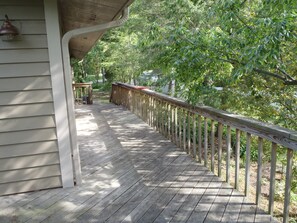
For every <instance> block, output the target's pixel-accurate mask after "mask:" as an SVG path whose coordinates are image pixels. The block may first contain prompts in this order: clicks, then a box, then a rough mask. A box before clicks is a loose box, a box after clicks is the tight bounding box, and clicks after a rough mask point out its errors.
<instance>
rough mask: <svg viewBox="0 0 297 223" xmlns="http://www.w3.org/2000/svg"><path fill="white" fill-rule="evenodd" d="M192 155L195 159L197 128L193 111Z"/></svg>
mask: <svg viewBox="0 0 297 223" xmlns="http://www.w3.org/2000/svg"><path fill="white" fill-rule="evenodd" d="M192 120H193V156H194V159H196V160H197V145H196V133H197V129H196V115H195V113H193V118H192Z"/></svg>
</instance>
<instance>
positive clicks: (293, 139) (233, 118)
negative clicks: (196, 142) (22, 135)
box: [114, 82, 297, 151]
mask: <svg viewBox="0 0 297 223" xmlns="http://www.w3.org/2000/svg"><path fill="white" fill-rule="evenodd" d="M114 85H119V86H122V87H124V88H128V89H131V90H135V91H139V92H142V93H145V94H147V95H151V96H154V97H156V98H158V99H161V100H164V101H167V102H169V103H171V104H174V105H177V106H180V107H183V108H185V109H187V110H191V111H195V112H197V113H198V114H200V115H203V116H205V117H208V118H212V119H214V120H215V121H219V122H220V123H222V124H227V125H229V126H231V127H234V128H237V129H240V130H242V131H245V132H249V133H252V134H254V135H257V136H260V137H262V138H266V139H269V140H270V141H272V142H275V143H278V144H280V145H282V146H284V147H287V148H290V149H292V150H294V151H297V131H293V130H290V129H286V128H283V127H280V126H277V125H272V124H269V123H265V122H261V121H258V120H255V119H252V118H247V117H245V116H242V115H236V114H233V113H230V112H227V111H223V110H219V109H215V108H212V107H209V106H201V105H196V106H192V105H189V104H188V103H187V102H185V101H184V100H182V99H177V98H174V97H171V96H168V95H165V94H161V93H158V92H155V91H152V90H149V89H146V88H143V87H137V86H133V85H130V84H125V83H120V82H117V83H114Z"/></svg>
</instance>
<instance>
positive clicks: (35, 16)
mask: <svg viewBox="0 0 297 223" xmlns="http://www.w3.org/2000/svg"><path fill="white" fill-rule="evenodd" d="M7 2H9V1H7ZM5 14H7V15H8V16H9V18H10V19H11V20H12V21H13V22H14V23H16V22H17V21H14V20H39V19H44V10H43V6H42V5H34V6H31V5H15V6H10V5H2V6H1V7H0V15H5Z"/></svg>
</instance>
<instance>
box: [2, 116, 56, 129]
mask: <svg viewBox="0 0 297 223" xmlns="http://www.w3.org/2000/svg"><path fill="white" fill-rule="evenodd" d="M0 126H1V128H0V133H1V132H12V131H22V130H30V129H44V128H54V127H56V125H55V118H54V116H53V115H52V116H37V117H28V118H14V119H2V120H0Z"/></svg>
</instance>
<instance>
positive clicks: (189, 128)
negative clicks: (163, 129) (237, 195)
mask: <svg viewBox="0 0 297 223" xmlns="http://www.w3.org/2000/svg"><path fill="white" fill-rule="evenodd" d="M187 115H188V124H187V127H188V128H187V133H188V134H187V136H188V137H187V141H188V150H187V153H188V154H190V155H192V152H191V113H190V111H188V113H187Z"/></svg>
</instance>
